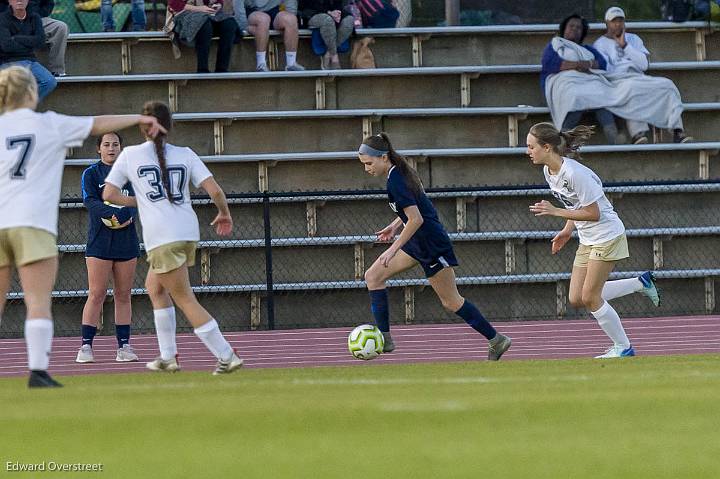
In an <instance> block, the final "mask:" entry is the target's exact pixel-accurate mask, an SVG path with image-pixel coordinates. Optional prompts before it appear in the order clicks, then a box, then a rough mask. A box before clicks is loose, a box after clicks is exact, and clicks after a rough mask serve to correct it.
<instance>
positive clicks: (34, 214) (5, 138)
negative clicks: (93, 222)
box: [0, 108, 93, 236]
mask: <svg viewBox="0 0 720 479" xmlns="http://www.w3.org/2000/svg"><path fill="white" fill-rule="evenodd" d="M92 125H93V118H92V117H72V116H65V115H59V114H57V113H55V112H52V111H48V112H45V113H37V112H35V111H33V110H30V109H29V108H21V109H18V110H13V111H10V112H8V113H5V114H3V115H0V229H5V228H16V227H22V226H24V227H32V228H39V229H41V230H45V231H48V232H50V233H52V234H53V235H55V236H57V222H58V203H59V202H60V186H61V183H62V174H63V163H64V160H65V150H66V149H67V148H70V147H75V146H81V145H82V144H83V141H84V140H85V138H87V137H88V135H90V130H91V129H92Z"/></svg>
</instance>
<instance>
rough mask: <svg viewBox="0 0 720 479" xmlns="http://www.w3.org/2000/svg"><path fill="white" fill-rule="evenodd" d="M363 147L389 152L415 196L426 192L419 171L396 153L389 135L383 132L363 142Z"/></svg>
mask: <svg viewBox="0 0 720 479" xmlns="http://www.w3.org/2000/svg"><path fill="white" fill-rule="evenodd" d="M363 145H367V146H369V147H371V148H373V149H375V150H378V151H387V155H388V159H389V160H390V163H391V164H392V165H394V166H395V167H396V168H397V169H398V171H399V172H400V174H401V175H402V176H403V178H405V181H406V182H407V185H408V188H410V191H412V192H413V193H414V194H415V195H419V194H420V193H422V192H423V191H424V189H423V185H422V181H421V180H420V175H419V174H418V172H417V170H415V168H413V167H412V166H410V163H408V161H407V159H406V158H405V157H404V156H402V155H401V154H400V153H398V152H397V151H395V149H394V148H393V146H392V143H390V138H389V137H388V135H387V133H385V132H381V133H378V134H377V135H372V136H368V137H367V138H365V139H364V140H363Z"/></svg>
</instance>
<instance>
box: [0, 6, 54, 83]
mask: <svg viewBox="0 0 720 479" xmlns="http://www.w3.org/2000/svg"><path fill="white" fill-rule="evenodd" d="M7 8H9V7H8V0H0V12H1V11H4V10H6V9H7ZM53 8H55V2H54V1H53V0H30V1H29V2H28V6H27V11H28V12H30V13H37V14H38V15H40V18H41V19H42V25H43V30H44V31H45V44H46V45H47V46H48V47H49V49H50V51H49V53H48V62H47V65H46V67H47V69H48V70H50V72H52V74H53V75H54V76H64V75H65V49H66V48H67V39H68V26H67V24H65V22H61V21H60V20H56V19H54V18H51V17H50V14H51V13H52V11H53Z"/></svg>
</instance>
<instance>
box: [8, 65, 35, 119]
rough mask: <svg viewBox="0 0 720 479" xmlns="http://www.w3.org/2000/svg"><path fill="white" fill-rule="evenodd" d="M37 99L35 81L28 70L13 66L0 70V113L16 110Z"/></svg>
mask: <svg viewBox="0 0 720 479" xmlns="http://www.w3.org/2000/svg"><path fill="white" fill-rule="evenodd" d="M37 97H38V87H37V81H35V77H34V76H33V74H32V73H31V72H30V70H29V69H28V68H25V67H21V66H17V65H15V66H11V67H8V68H4V69H2V70H0V113H6V112H8V111H12V110H17V109H18V108H21V107H22V106H23V105H25V104H26V103H27V102H28V100H30V99H37Z"/></svg>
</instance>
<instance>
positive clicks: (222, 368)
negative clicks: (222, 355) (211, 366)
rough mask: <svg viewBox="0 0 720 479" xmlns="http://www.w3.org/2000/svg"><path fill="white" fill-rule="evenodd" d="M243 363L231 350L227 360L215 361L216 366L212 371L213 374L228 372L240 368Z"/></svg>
mask: <svg viewBox="0 0 720 479" xmlns="http://www.w3.org/2000/svg"><path fill="white" fill-rule="evenodd" d="M242 365H243V360H242V359H240V358H239V357H238V355H237V354H235V352H234V351H233V354H232V356H231V357H230V359H229V360H227V361H223V360H219V361H218V362H217V366H216V367H215V371H213V376H218V375H220V374H230V373H231V372H233V371H236V370H238V369H240V368H241V367H242Z"/></svg>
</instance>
